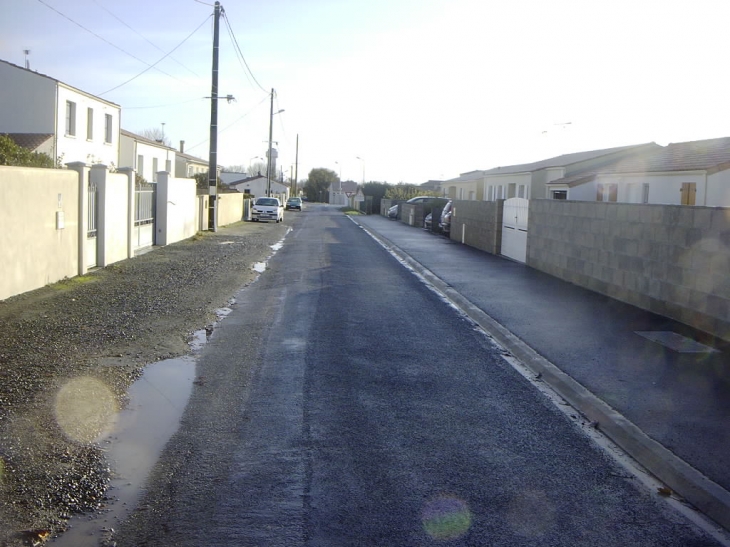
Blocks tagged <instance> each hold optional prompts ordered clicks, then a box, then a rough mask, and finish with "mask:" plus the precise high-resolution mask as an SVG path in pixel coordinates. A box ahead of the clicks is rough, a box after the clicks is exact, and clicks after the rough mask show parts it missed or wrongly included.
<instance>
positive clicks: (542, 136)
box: [0, 0, 730, 183]
mask: <svg viewBox="0 0 730 547" xmlns="http://www.w3.org/2000/svg"><path fill="white" fill-rule="evenodd" d="M44 4H47V5H49V6H52V7H53V8H55V9H56V10H58V11H59V12H61V13H63V14H64V15H65V16H66V17H67V18H69V19H72V20H73V21H75V22H76V23H78V24H80V25H83V26H84V27H86V28H87V29H90V30H92V31H93V32H95V33H96V34H98V35H99V36H101V37H103V38H104V39H105V40H107V41H108V42H111V43H112V44H114V45H115V46H117V47H118V48H121V49H123V50H125V51H126V52H127V53H124V52H122V51H120V50H119V49H117V48H115V47H113V46H111V45H109V44H108V43H106V42H104V41H103V40H102V39H100V38H98V37H95V36H93V35H92V34H90V33H88V32H87V31H85V30H82V29H81V28H79V27H78V26H77V25H76V24H74V23H73V22H71V21H69V20H68V19H67V18H64V17H63V16H62V15H59V14H58V13H56V12H55V11H53V10H52V9H50V8H49V7H47V6H46V5H44ZM221 4H222V6H223V8H224V10H225V12H226V14H227V17H228V20H229V21H230V24H231V26H232V28H233V31H234V33H235V36H236V39H237V41H238V44H239V46H240V47H241V49H242V51H243V54H244V56H245V58H246V61H247V62H248V65H249V66H250V68H251V70H252V72H253V74H254V76H255V78H256V80H257V81H258V82H259V83H260V84H261V86H262V87H263V88H264V89H265V90H267V91H268V90H269V89H271V88H272V87H273V88H275V89H276V92H277V100H276V103H275V110H278V109H280V108H283V109H285V112H283V113H281V114H279V115H277V116H275V117H274V120H275V123H274V140H276V141H279V150H280V165H282V166H283V167H284V170H285V171H286V172H287V173H288V172H289V166H290V165H291V164H293V162H294V144H295V140H296V135H297V134H299V138H300V170H299V174H300V179H301V178H304V177H306V173H307V172H308V171H309V169H311V168H312V167H328V168H330V169H333V170H335V171H340V170H341V173H342V177H343V178H344V179H348V178H349V179H354V180H357V181H360V179H361V178H362V167H363V162H361V161H359V160H357V159H356V157H357V156H360V157H361V158H363V159H364V160H365V161H364V167H365V177H366V179H367V180H380V181H387V182H391V183H396V182H401V181H403V182H413V183H421V182H424V181H426V180H428V179H440V178H444V179H445V178H451V177H455V176H457V175H458V174H459V173H461V172H465V171H471V170H474V169H490V168H492V167H496V166H500V165H509V164H513V163H523V162H530V161H537V160H540V159H544V158H547V157H551V156H555V155H558V154H562V153H569V152H576V151H581V150H590V149H596V148H604V147H612V146H621V145H628V144H636V143H641V142H649V141H656V142H659V143H660V144H666V143H668V142H679V141H686V140H696V139H703V138H713V137H720V136H728V135H730V128H729V125H728V115H727V113H726V110H727V99H726V92H725V89H724V79H725V75H724V69H725V66H726V64H727V53H726V52H727V40H726V38H725V36H726V30H727V29H726V23H727V21H728V20H730V17H729V16H730V2H727V1H726V0H686V1H685V0H682V1H673V0H661V1H660V0H611V1H603V2H595V1H586V0H553V1H551V2H545V1H544V0H510V1H506V0H505V1H490V0H418V1H416V0H337V1H336V0H306V1H305V0H298V1H295V0H268V1H265V2H262V1H257V2H254V1H252V0H231V1H228V2H225V1H224V2H221ZM212 11H213V7H212V2H210V1H208V0H205V1H202V0H201V1H196V0H148V1H145V2H143V1H139V0H125V1H116V2H115V1H112V0H43V3H41V2H40V1H39V0H0V58H1V59H4V60H6V61H9V62H12V63H15V64H18V65H23V63H24V55H23V50H24V49H30V50H31V54H30V57H29V59H30V65H31V68H32V69H33V70H37V71H39V72H42V73H44V74H47V75H49V76H51V77H53V78H56V79H58V80H61V81H63V82H65V83H67V84H70V85H72V86H75V87H78V88H80V89H82V90H84V91H87V92H90V93H93V94H97V95H100V94H103V95H102V96H103V97H104V98H106V99H108V100H111V101H113V102H116V103H118V104H120V105H121V106H122V127H123V128H124V129H128V130H130V131H141V130H144V129H147V128H151V127H160V126H161V124H162V123H165V133H166V135H167V136H168V137H169V138H170V139H171V141H172V143H173V145H174V146H177V145H178V143H179V141H180V140H185V141H186V149H187V151H189V152H190V153H192V154H195V155H197V156H200V157H202V158H207V157H208V133H209V122H210V104H209V101H207V100H205V99H204V97H206V96H209V95H210V70H211V57H212V53H211V48H212V18H210V15H211V14H212ZM120 20H121V21H123V22H124V23H126V25H128V26H125V24H124V23H122V22H120ZM201 24H202V25H203V26H202V27H201V28H200V29H199V30H198V31H197V32H195V33H194V34H193V35H192V36H191V37H190V38H189V39H188V40H187V41H186V42H185V43H184V44H183V45H181V46H180V47H179V49H177V50H176V51H175V52H174V53H172V55H171V57H173V58H174V59H175V60H173V59H170V58H167V59H165V60H163V61H162V62H161V63H160V64H159V65H157V66H158V67H159V68H160V69H161V70H163V71H164V72H165V73H167V74H162V73H160V72H158V71H156V70H154V69H152V70H149V71H148V72H146V73H145V74H143V75H141V76H139V77H138V78H136V79H135V80H133V81H131V82H129V83H127V84H126V85H123V86H122V87H119V88H118V89H115V90H113V91H109V92H108V93H104V92H106V91H107V90H110V89H112V88H114V87H116V86H118V85H120V84H122V83H123V82H125V81H127V80H128V79H130V78H132V77H133V76H135V75H137V74H139V73H140V72H142V71H143V70H144V69H145V68H147V67H146V65H145V64H144V63H142V62H141V61H139V60H137V59H134V58H133V57H132V56H134V57H137V58H139V59H141V60H143V61H145V62H147V63H154V62H156V61H157V60H158V59H160V58H161V57H162V56H163V55H164V54H165V53H167V52H169V51H170V50H172V49H173V48H174V47H176V46H178V44H180V43H181V42H182V41H183V40H185V38H186V37H187V36H188V35H190V34H191V33H193V31H194V30H195V29H196V28H197V27H198V26H199V25H201ZM129 27H131V28H132V29H133V30H130V28H129ZM135 31H136V32H135ZM138 33H139V34H138ZM140 34H141V35H143V36H144V38H143V37H141V36H140ZM145 38H146V40H145ZM147 40H149V41H150V42H152V43H154V44H155V45H156V46H157V47H159V48H160V49H156V48H155V47H154V46H153V45H151V44H150V43H149V42H148V41H147ZM220 54H221V66H220V85H219V94H220V95H227V94H231V95H233V96H235V97H236V99H237V100H236V102H235V103H232V104H227V103H226V102H225V101H221V102H220V105H219V127H220V133H219V156H218V158H219V163H221V164H222V165H233V164H243V165H248V164H249V163H250V161H251V158H253V157H255V156H263V155H264V152H265V151H266V147H267V144H266V142H265V141H266V140H267V139H268V130H269V123H268V119H269V103H268V100H267V94H266V92H264V91H263V90H262V89H260V88H259V86H258V85H257V84H256V83H253V82H252V81H250V79H249V78H247V77H246V75H245V72H244V70H243V68H242V67H241V64H240V63H239V61H238V59H237V57H236V55H235V52H234V47H233V44H232V41H231V39H230V37H229V35H228V30H227V28H226V25H225V22H224V21H221V49H220ZM176 61H178V62H176ZM566 122H571V123H570V125H561V124H564V123H566ZM335 162H337V163H335Z"/></svg>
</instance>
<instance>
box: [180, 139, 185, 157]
mask: <svg viewBox="0 0 730 547" xmlns="http://www.w3.org/2000/svg"><path fill="white" fill-rule="evenodd" d="M180 153H181V154H184V153H185V141H180Z"/></svg>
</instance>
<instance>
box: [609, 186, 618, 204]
mask: <svg viewBox="0 0 730 547" xmlns="http://www.w3.org/2000/svg"><path fill="white" fill-rule="evenodd" d="M608 201H613V202H616V201H618V184H609V185H608Z"/></svg>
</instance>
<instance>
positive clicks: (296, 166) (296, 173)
mask: <svg viewBox="0 0 730 547" xmlns="http://www.w3.org/2000/svg"><path fill="white" fill-rule="evenodd" d="M298 185H299V133H297V153H296V156H295V160H294V190H295V194H294V195H295V196H296V195H299V188H297V186H298Z"/></svg>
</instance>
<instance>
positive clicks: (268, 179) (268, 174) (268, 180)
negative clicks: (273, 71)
mask: <svg viewBox="0 0 730 547" xmlns="http://www.w3.org/2000/svg"><path fill="white" fill-rule="evenodd" d="M281 112H284V109H283V108H282V109H281V110H279V111H278V112H274V88H273V87H272V88H271V110H270V114H269V158H268V159H269V161H268V162H267V166H266V195H267V196H269V197H270V196H271V142H272V141H271V139H272V136H273V131H274V114H279V113H281Z"/></svg>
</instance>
